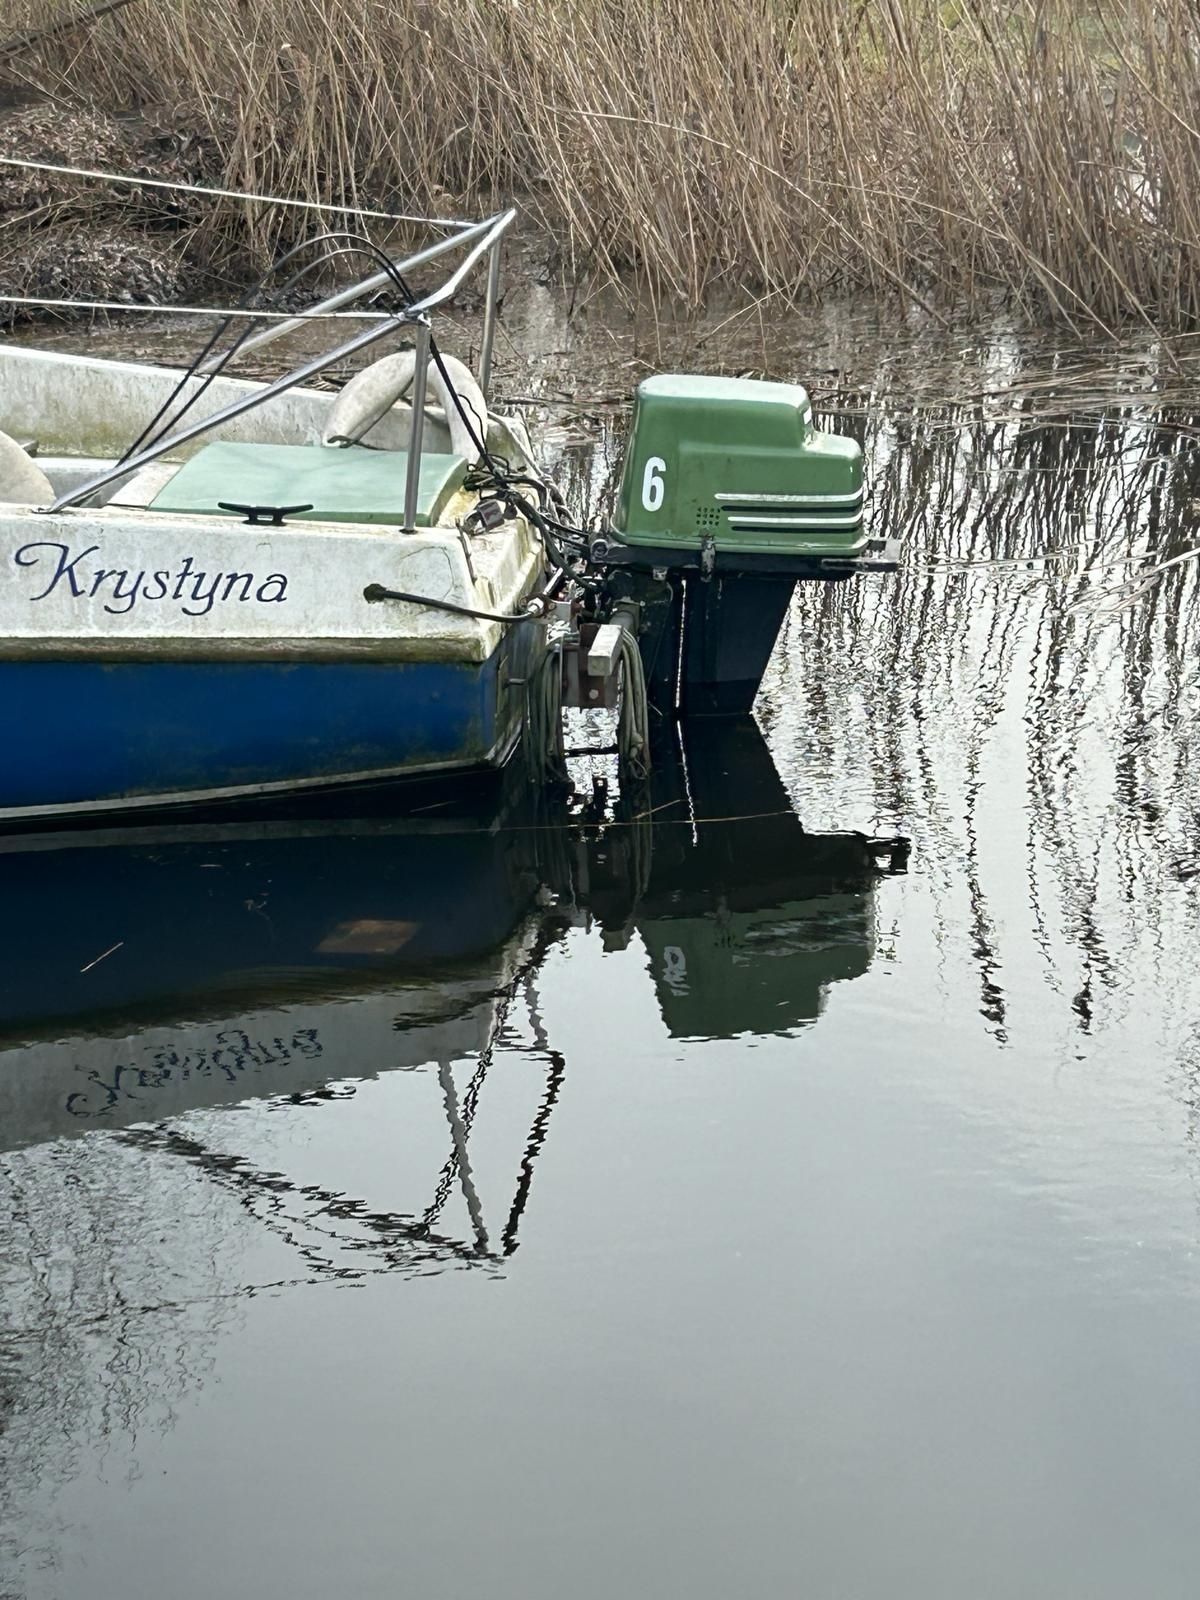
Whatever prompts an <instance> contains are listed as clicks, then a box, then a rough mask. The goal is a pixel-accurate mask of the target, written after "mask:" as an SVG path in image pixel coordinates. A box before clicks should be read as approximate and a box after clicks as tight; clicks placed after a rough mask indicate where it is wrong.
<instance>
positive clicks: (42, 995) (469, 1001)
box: [0, 721, 907, 1251]
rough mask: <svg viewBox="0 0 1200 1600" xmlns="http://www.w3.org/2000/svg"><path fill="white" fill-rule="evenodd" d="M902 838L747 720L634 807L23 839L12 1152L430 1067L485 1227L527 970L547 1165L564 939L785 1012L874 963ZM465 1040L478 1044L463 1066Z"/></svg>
mask: <svg viewBox="0 0 1200 1600" xmlns="http://www.w3.org/2000/svg"><path fill="white" fill-rule="evenodd" d="M359 803H361V802H359ZM906 853H907V852H906V845H905V843H904V842H903V841H900V840H886V841H879V840H869V839H867V838H865V837H864V836H863V835H861V834H855V833H844V834H825V835H810V834H808V833H806V832H805V831H804V828H803V826H802V824H801V822H800V820H799V819H798V818H797V817H796V815H795V814H794V812H793V810H792V808H791V806H790V805H789V803H788V800H787V797H786V794H785V792H784V789H783V786H782V784H781V783H780V781H779V778H778V776H777V774H776V772H775V768H774V765H773V763H772V761H771V757H770V754H769V752H768V751H767V748H766V745H765V743H764V742H763V739H762V736H761V734H760V733H759V731H758V729H757V727H756V725H755V724H753V723H752V722H749V721H746V722H744V723H737V722H735V723H728V722H722V723H714V724H713V725H712V726H711V727H705V726H703V725H701V724H697V725H695V726H693V728H691V729H690V730H689V734H688V743H687V747H686V749H685V748H684V747H683V745H682V744H681V745H680V746H679V748H678V749H677V750H676V751H675V752H674V753H673V754H670V755H667V756H665V757H663V758H662V759H660V762H659V765H658V766H657V768H656V770H655V773H654V777H653V782H652V783H651V784H650V785H648V786H647V788H646V790H645V791H644V792H642V793H640V794H638V795H636V796H627V797H624V798H623V799H622V800H621V801H620V802H618V803H617V804H616V806H615V807H611V806H609V805H608V803H607V800H606V798H605V794H604V790H603V786H602V785H599V786H598V787H597V789H596V791H595V794H594V795H593V797H592V799H591V801H590V802H589V803H588V804H586V805H585V806H583V808H582V809H575V810H573V811H571V810H568V809H567V808H565V807H564V808H563V810H562V812H561V813H559V814H556V815H551V816H548V815H547V814H546V813H545V811H542V812H541V813H536V812H531V811H530V810H529V808H528V807H525V808H522V807H521V806H519V805H509V806H508V807H507V808H505V809H503V810H502V811H501V812H500V813H499V814H496V812H495V811H494V810H493V812H492V813H491V814H488V815H480V814H478V813H474V814H472V813H471V812H470V811H469V810H465V809H463V808H461V807H460V808H458V809H452V808H449V807H447V808H444V809H441V810H437V809H434V810H430V811H429V812H428V813H427V814H426V815H424V816H419V817H417V818H415V819H409V820H406V821H404V822H397V821H394V820H364V819H363V818H362V817H361V816H359V817H357V818H355V819H352V820H346V819H342V820H336V821H322V822H320V823H314V822H311V821H293V822H285V823H280V822H274V823H271V824H270V825H265V824H264V825H256V824H254V825H252V824H242V825H223V826H220V827H216V826H213V827H205V826H195V825H192V826H188V827H179V826H173V827H171V828H169V829H167V828H163V829H141V830H138V831H137V832H136V833H123V834H121V835H119V836H116V835H112V836H108V837H104V836H101V835H96V834H78V835H64V836H42V837H37V838H23V839H11V840H8V841H5V842H4V844H3V845H2V846H0V896H2V901H3V905H4V908H5V916H4V919H3V929H2V931H0V973H2V974H3V977H2V980H0V1151H12V1150H15V1149H18V1148H22V1147H30V1146H33V1145H37V1144H41V1143H44V1142H45V1141H48V1140H54V1139H61V1138H63V1137H68V1136H72V1135H78V1134H79V1133H81V1132H84V1131H86V1130H89V1129H122V1128H124V1129H132V1128H134V1127H135V1126H140V1127H145V1128H147V1129H156V1130H157V1131H156V1132H155V1133H154V1134H153V1135H152V1134H150V1133H148V1132H147V1133H145V1134H142V1135H138V1136H137V1137H146V1138H150V1137H153V1138H155V1139H157V1140H160V1141H161V1140H163V1139H167V1138H168V1135H169V1139H170V1141H173V1146H172V1147H174V1148H177V1149H178V1150H179V1151H180V1153H187V1154H189V1155H190V1156H192V1157H195V1156H196V1155H197V1152H198V1150H199V1146H196V1147H195V1148H193V1144H194V1141H192V1140H191V1137H190V1134H189V1130H188V1127H187V1123H186V1120H185V1121H184V1122H177V1121H176V1120H175V1119H180V1118H184V1117H185V1114H186V1113H189V1112H195V1111H200V1110H204V1109H206V1108H214V1107H218V1106H221V1105H233V1104H239V1103H245V1102H248V1101H254V1100H260V1099H264V1098H271V1097H291V1098H292V1099H303V1098H306V1097H314V1096H321V1095H334V1094H343V1093H348V1092H349V1093H352V1092H353V1087H352V1085H353V1083H354V1081H355V1080H359V1081H361V1080H363V1079H367V1078H374V1077H377V1076H379V1075H381V1074H384V1073H389V1072H394V1071H396V1070H399V1069H410V1070H411V1069H427V1070H428V1071H430V1072H436V1073H438V1074H439V1075H440V1077H441V1090H442V1093H441V1095H440V1097H438V1098H440V1099H441V1102H442V1105H443V1108H444V1112H445V1115H446V1117H447V1119H448V1122H449V1133H450V1139H451V1149H452V1155H451V1157H450V1160H449V1163H448V1166H447V1169H446V1170H447V1172H448V1173H449V1174H450V1177H451V1179H453V1178H454V1177H457V1178H458V1180H459V1182H460V1183H461V1184H462V1186H463V1188H464V1193H465V1194H467V1200H468V1209H469V1210H470V1212H471V1215H472V1218H473V1221H474V1222H475V1224H476V1225H475V1227H474V1230H473V1231H474V1234H475V1238H474V1240H473V1241H470V1242H469V1247H470V1248H479V1247H480V1246H482V1245H483V1244H484V1241H485V1240H486V1234H485V1233H484V1231H483V1228H482V1224H481V1223H480V1222H479V1219H478V1216H477V1208H476V1207H475V1206H474V1205H473V1204H472V1197H471V1195H470V1193H469V1192H468V1187H469V1183H470V1162H469V1153H470V1151H469V1142H470V1128H471V1122H472V1117H473V1114H474V1107H475V1102H476V1101H477V1099H478V1096H479V1092H480V1086H481V1083H482V1076H483V1072H485V1071H486V1065H487V1062H488V1060H489V1059H490V1056H491V1053H492V1051H493V1050H494V1049H495V1047H496V1044H497V1041H498V1040H499V1039H500V1038H501V1037H502V1036H503V1030H504V1028H505V1019H506V1016H507V1014H508V1011H509V1009H510V1007H511V1005H512V1003H513V1001H514V999H515V998H516V997H517V996H518V995H523V996H524V998H525V1000H526V1002H527V1003H528V1004H529V1007H530V1013H531V1015H532V1016H533V1018H534V1034H535V1037H537V1038H538V1039H539V1049H541V1051H542V1054H543V1058H544V1060H545V1062H546V1073H547V1078H546V1085H545V1089H544V1091H543V1094H542V1098H541V1100H540V1101H539V1103H538V1105H537V1109H536V1116H535V1121H534V1127H533V1130H532V1131H531V1133H530V1134H529V1136H528V1141H527V1146H526V1151H525V1156H524V1158H523V1160H522V1161H521V1162H520V1163H519V1166H520V1170H521V1171H522V1173H523V1177H522V1180H521V1181H522V1182H523V1183H524V1184H525V1186H526V1188H528V1175H529V1166H530V1163H531V1161H532V1159H533V1156H534V1155H535V1154H536V1151H537V1149H539V1148H540V1146H541V1143H542V1140H543V1139H544V1137H545V1134H546V1131H547V1126H548V1122H549V1117H550V1112H551V1111H552V1109H553V1104H554V1101H555V1099H556V1098H557V1095H558V1092H559V1087H560V1085H561V1082H562V1079H563V1075H564V1072H565V1067H566V1062H567V1061H568V1060H569V1056H570V1039H569V1038H561V1039H555V1040H553V1041H551V1040H548V1039H546V1038H545V1036H544V1030H543V1029H542V1024H541V1022H540V1019H539V1018H538V1016H537V1011H536V1002H535V1001H531V1000H530V995H531V993H532V985H533V982H534V980H535V978H536V976H537V973H538V971H539V968H540V966H541V964H542V963H543V961H544V959H545V957H546V955H547V953H548V951H549V950H550V949H551V948H552V947H553V946H554V945H555V944H556V943H557V942H558V941H559V940H561V939H562V938H564V937H565V936H566V935H567V934H568V933H569V932H570V930H572V929H573V928H594V929H595V928H598V930H599V935H600V937H601V938H602V939H603V941H604V944H605V946H606V947H607V948H609V949H619V948H622V947H623V946H624V945H626V944H627V943H628V942H629V941H630V940H631V939H633V938H634V936H635V935H636V936H638V937H640V939H641V941H642V943H643V946H644V948H645V950H646V952H647V954H648V957H649V965H650V970H651V974H652V981H653V983H654V986H655V989H656V993H657V999H658V1004H659V1008H660V1011H661V1014H662V1017H663V1019H664V1021H665V1024H666V1026H667V1028H668V1030H669V1032H670V1033H671V1034H672V1035H673V1036H676V1037H706V1038H711V1037H727V1036H732V1035H734V1034H739V1033H747V1032H752V1033H766V1032H772V1033H774V1032H784V1031H787V1030H791V1029H794V1028H796V1027H798V1026H801V1025H803V1024H805V1023H807V1022H810V1021H812V1020H813V1019H815V1018H816V1017H817V1016H818V1014H819V1012H820V1009H821V1005H822V997H823V994H824V992H825V990H826V989H827V988H828V986H829V985H830V984H831V983H834V982H837V981H839V980H844V979H848V978H854V977H856V976H858V975H859V974H860V973H862V972H864V971H865V970H866V969H867V967H868V965H869V963H870V961H871V957H872V948H873V925H874V904H873V897H874V886H875V884H876V882H877V881H878V879H879V878H880V876H881V875H883V874H886V873H890V872H895V871H898V870H903V867H904V862H905V857H906ZM623 981H627V980H623ZM464 1060H466V1061H467V1062H468V1063H471V1062H473V1063H475V1065H474V1066H473V1067H472V1072H471V1082H470V1084H469V1085H467V1087H466V1088H460V1086H457V1085H456V1082H455V1076H454V1073H453V1071H452V1065H453V1064H454V1063H462V1062H463V1061H464ZM480 1069H483V1071H481V1070H480ZM459 1080H460V1085H461V1080H462V1073H461V1070H460V1073H459ZM336 1086H341V1087H336ZM168 1121H170V1123H171V1128H170V1129H167V1128H166V1124H167V1123H168ZM209 1126H210V1127H211V1123H210V1124H209ZM127 1137H134V1135H127ZM444 1178H445V1174H444V1175H443V1180H444ZM518 1198H520V1197H518ZM514 1204H515V1203H514ZM519 1211H520V1206H519V1205H515V1209H514V1211H513V1213H512V1215H511V1216H510V1221H509V1226H508V1228H507V1229H506V1230H505V1235H504V1250H505V1251H507V1250H510V1249H511V1248H513V1246H514V1243H515V1234H516V1221H517V1218H518V1216H519Z"/></svg>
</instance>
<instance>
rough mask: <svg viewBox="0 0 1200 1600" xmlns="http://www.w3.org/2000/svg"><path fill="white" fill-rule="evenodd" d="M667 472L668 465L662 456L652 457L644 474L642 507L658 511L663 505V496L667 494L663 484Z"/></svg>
mask: <svg viewBox="0 0 1200 1600" xmlns="http://www.w3.org/2000/svg"><path fill="white" fill-rule="evenodd" d="M666 470H667V463H666V462H665V461H664V460H663V458H662V457H661V456H651V457H650V459H649V461H647V463H646V470H645V472H644V473H643V474H642V505H643V506H644V507H645V508H646V510H647V511H657V510H658V508H659V506H661V505H662V503H663V496H664V495H665V494H666V492H667V489H666V484H665V483H664V482H663V473H664V472H666Z"/></svg>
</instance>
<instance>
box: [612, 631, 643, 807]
mask: <svg viewBox="0 0 1200 1600" xmlns="http://www.w3.org/2000/svg"><path fill="white" fill-rule="evenodd" d="M620 661H621V667H622V670H623V681H622V686H621V709H620V712H619V713H618V716H617V753H618V757H619V759H620V760H621V761H622V762H624V763H625V765H626V766H627V768H628V769H629V771H630V773H632V775H633V776H634V777H635V778H645V777H647V776H648V775H649V772H650V708H649V699H648V696H647V694H646V672H645V668H644V667H643V665H642V653H641V651H640V650H639V649H638V646H637V640H636V639H635V638H634V637H633V635H632V634H631V633H630V631H629V629H628V628H622V629H621V646H620Z"/></svg>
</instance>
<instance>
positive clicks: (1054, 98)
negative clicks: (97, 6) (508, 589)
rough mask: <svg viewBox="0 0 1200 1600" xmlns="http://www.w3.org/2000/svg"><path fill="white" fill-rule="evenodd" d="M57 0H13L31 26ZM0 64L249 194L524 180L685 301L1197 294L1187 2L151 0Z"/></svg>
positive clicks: (1190, 6)
mask: <svg viewBox="0 0 1200 1600" xmlns="http://www.w3.org/2000/svg"><path fill="white" fill-rule="evenodd" d="M65 9H66V7H65V6H64V4H63V0H53V3H51V0H6V3H4V4H3V5H0V15H2V16H3V19H4V24H5V26H4V32H5V34H9V33H14V34H15V33H17V32H20V31H22V30H24V29H28V28H30V27H36V26H39V25H41V26H44V25H45V24H46V23H47V21H53V20H55V19H56V18H59V17H61V16H62V14H63V12H64V10H65ZM6 70H7V72H8V76H9V77H10V78H11V77H13V76H14V75H20V76H23V77H24V79H25V80H26V81H27V82H29V83H31V84H33V85H35V86H36V87H37V88H38V89H39V91H41V92H44V93H49V94H52V95H55V96H58V97H60V98H62V99H65V100H66V101H68V102H70V103H73V104H77V105H86V106H91V107H100V108H104V109H107V110H110V111H111V110H126V109H138V108H141V109H143V110H145V109H147V108H149V109H150V110H151V111H152V112H153V113H154V115H156V116H157V117H158V118H159V119H160V120H162V119H164V118H165V119H166V120H168V121H170V122H171V123H173V125H175V126H176V127H180V128H183V127H186V128H189V129H192V130H194V131H195V132H196V133H197V134H198V135H199V136H200V138H201V139H202V140H203V141H205V142H206V145H207V146H208V147H211V148H213V149H216V150H217V151H219V163H218V166H219V173H218V174H216V175H219V176H220V178H222V179H223V180H224V181H225V182H227V183H229V184H230V185H232V186H236V187H239V188H242V187H244V188H255V189H259V190H262V189H266V190H272V191H275V192H286V193H289V194H295V195H300V196H303V197H307V198H319V199H326V200H330V199H332V200H335V201H337V202H339V203H343V202H352V201H357V202H359V203H362V204H367V203H370V204H375V205H378V204H383V205H387V206H391V207H396V208H401V209H406V210H407V209H419V210H425V209H430V208H432V209H445V208H447V207H455V208H458V209H463V208H465V209H469V210H479V209H480V208H481V207H482V206H485V205H490V204H491V203H493V202H494V201H497V200H501V199H509V198H514V197H515V198H516V199H518V200H519V201H520V202H522V203H523V204H524V205H525V207H526V209H527V210H529V211H532V212H533V213H534V215H535V217H536V219H537V220H538V221H539V222H540V223H542V224H544V225H545V226H547V227H549V228H550V229H553V230H554V231H555V232H557V233H558V234H559V235H560V236H561V237H562V239H563V240H564V242H565V244H566V246H567V249H568V251H569V263H570V265H571V266H572V267H573V269H574V272H575V274H576V275H586V274H596V275H599V276H606V277H614V278H621V279H624V280H625V281H630V279H631V278H632V279H634V280H636V281H638V282H640V283H641V284H643V285H645V286H646V287H648V288H649V289H651V290H652V291H653V292H655V293H656V294H660V295H667V296H672V297H679V298H681V299H683V300H684V301H687V302H690V303H697V302H699V301H700V300H701V299H702V298H704V297H705V295H706V294H708V293H709V291H710V290H712V289H713V288H714V287H716V286H723V287H728V288H736V289H737V290H739V291H740V292H743V293H752V294H760V295H769V296H780V297H796V296H801V295H805V294H821V293H824V292H828V291H833V290H843V289H864V288H865V289H868V290H874V291H877V292H880V293H883V294H888V295H897V294H898V295H900V296H901V297H902V298H903V300H904V301H905V302H913V303H917V304H920V305H924V306H927V307H928V308H929V309H930V310H932V311H934V312H935V314H936V310H937V307H938V306H940V305H945V304H949V303H955V302H958V303H962V302H964V301H965V302H967V303H982V302H983V301H985V300H988V299H991V298H994V297H995V296H996V295H998V294H999V295H1003V296H1005V297H1006V298H1007V300H1008V301H1009V303H1011V304H1014V305H1017V306H1019V307H1021V308H1022V309H1024V310H1026V311H1028V312H1030V313H1031V314H1034V315H1039V316H1044V315H1047V314H1049V315H1052V316H1054V317H1056V318H1059V319H1061V320H1064V321H1065V322H1067V323H1068V324H1070V325H1072V326H1074V327H1076V328H1082V327H1085V326H1089V325H1090V326H1099V327H1102V328H1105V329H1108V330H1115V329H1116V328H1117V326H1118V325H1119V324H1122V323H1127V322H1128V321H1129V320H1130V319H1134V320H1135V321H1138V322H1140V323H1142V324H1143V325H1152V326H1154V327H1164V328H1168V327H1169V328H1179V327H1185V326H1191V325H1192V324H1194V322H1195V320H1196V317H1197V313H1198V312H1200V11H1198V9H1197V7H1196V5H1195V3H1194V0H1124V3H1117V4H1111V5H1103V6H1097V5H1084V4H1080V3H1078V0H1023V3H1017V4H1007V3H1006V4H997V3H994V0H949V3H945V0H942V3H940V4H939V3H935V0H854V3H852V4H848V3H847V0H807V3H806V4H804V5H803V6H801V5H800V4H798V3H797V0H553V3H549V0H545V3H542V4H533V3H532V0H386V3H385V0H366V3H363V0H204V3H203V4H199V3H197V0H173V3H156V4H151V3H149V0H146V3H145V4H133V5H130V6H127V7H125V8H124V9H121V10H119V11H116V12H114V13H112V14H111V15H108V16H106V17H104V18H103V19H101V20H99V21H97V22H96V23H95V25H94V26H92V27H90V28H86V29H82V30H77V31H75V32H67V33H62V34H59V35H58V36H57V37H55V38H53V39H51V40H49V41H47V42H46V43H44V44H43V45H41V46H40V47H38V48H35V49H32V50H26V51H24V52H22V53H21V54H20V55H19V57H17V58H16V59H15V60H13V61H10V62H9V64H8V67H7V69H6ZM204 226H205V227H207V228H208V229H210V230H211V232H212V235H213V237H214V238H220V237H225V238H227V239H233V238H235V237H236V239H237V240H238V242H239V247H240V248H241V249H242V250H244V251H248V252H249V254H250V255H251V256H252V257H253V258H255V259H265V258H266V257H268V256H269V255H270V253H271V252H272V251H273V250H274V249H275V248H276V247H277V246H278V244H279V243H280V235H279V230H280V228H281V227H286V226H288V224H287V222H286V221H283V222H281V220H280V217H279V215H278V214H272V213H268V212H265V211H263V210H262V209H261V208H254V207H249V206H245V205H228V206H225V207H224V208H223V209H222V210H220V211H218V212H217V213H216V214H214V215H212V216H210V217H208V219H207V220H206V222H205V223H204Z"/></svg>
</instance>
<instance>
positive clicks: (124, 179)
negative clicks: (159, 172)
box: [0, 156, 473, 228]
mask: <svg viewBox="0 0 1200 1600" xmlns="http://www.w3.org/2000/svg"><path fill="white" fill-rule="evenodd" d="M0 166H5V167H24V168H25V169H26V170H27V171H30V172H56V173H58V174H59V175H60V176H62V177H67V178H98V179H99V180H100V181H101V182H103V183H132V184H135V185H139V184H140V185H141V187H142V188H144V189H173V190H175V191H176V192H177V193H179V194H201V195H205V196H207V197H208V198H210V199H215V200H252V201H254V202H256V203H257V204H259V205H264V206H291V207H292V208H293V209H294V210H297V211H328V212H332V213H333V215H334V216H338V217H373V218H375V219H376V220H377V221H379V222H421V223H425V224H426V225H428V226H429V227H433V228H469V227H471V226H473V224H471V223H469V222H454V221H451V220H450V219H449V218H448V217H416V216H409V215H408V214H407V213H405V212H402V211H371V210H368V209H367V208H366V207H365V206H338V205H333V204H332V203H330V202H327V201H324V200H290V199H286V198H285V197H284V196H283V195H277V194H255V193H253V191H251V190H247V189H214V188H211V187H209V186H208V185H207V184H202V183H173V182H172V181H171V180H170V179H168V178H138V177H134V176H133V174H132V173H128V172H100V171H98V170H96V169H95V168H92V167H64V166H60V165H59V164H58V163H57V162H54V161H27V160H25V159H24V158H23V157H21V156H0Z"/></svg>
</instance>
